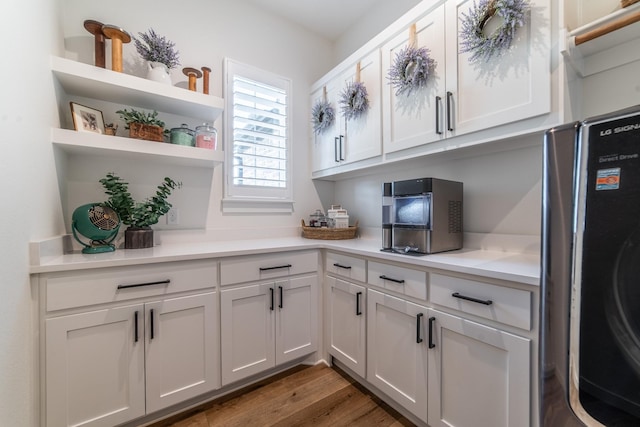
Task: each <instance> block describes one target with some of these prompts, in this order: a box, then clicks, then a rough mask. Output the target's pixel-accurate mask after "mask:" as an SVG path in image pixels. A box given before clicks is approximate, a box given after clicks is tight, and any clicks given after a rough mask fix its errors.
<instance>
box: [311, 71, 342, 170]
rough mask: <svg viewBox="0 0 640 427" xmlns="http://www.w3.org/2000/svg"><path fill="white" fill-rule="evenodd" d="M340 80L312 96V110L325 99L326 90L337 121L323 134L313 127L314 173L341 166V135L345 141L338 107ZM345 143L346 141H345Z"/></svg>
mask: <svg viewBox="0 0 640 427" xmlns="http://www.w3.org/2000/svg"><path fill="white" fill-rule="evenodd" d="M340 89H341V88H340V80H339V79H333V80H330V81H328V82H326V84H325V85H324V86H323V87H320V88H319V89H318V90H317V91H315V92H313V93H312V94H311V108H313V106H315V105H316V103H317V102H318V101H319V100H322V99H323V96H324V95H323V93H324V90H326V92H327V101H328V102H329V103H330V104H331V106H332V107H333V109H334V112H335V121H334V122H333V125H332V126H331V127H329V128H327V129H325V130H324V131H322V132H321V133H319V134H318V133H316V132H315V131H314V130H313V125H311V150H310V152H311V170H312V171H313V172H317V171H321V170H324V169H328V168H332V167H334V166H337V165H339V164H340V161H341V159H340V156H339V155H340V153H339V145H340V135H342V137H343V139H344V134H342V133H341V132H342V131H343V130H342V129H343V121H342V115H341V114H340V108H339V106H338V99H339V95H340ZM343 142H344V141H343Z"/></svg>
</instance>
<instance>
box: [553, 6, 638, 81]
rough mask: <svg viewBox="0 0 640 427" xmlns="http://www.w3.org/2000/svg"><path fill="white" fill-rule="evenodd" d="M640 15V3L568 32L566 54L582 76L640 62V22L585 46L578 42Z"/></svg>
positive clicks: (564, 49) (590, 41)
mask: <svg viewBox="0 0 640 427" xmlns="http://www.w3.org/2000/svg"><path fill="white" fill-rule="evenodd" d="M638 13H640V2H639V3H636V4H633V5H631V6H628V7H626V8H623V9H620V10H618V11H616V12H614V13H611V14H610V15H607V16H604V17H602V18H600V19H598V20H596V21H593V22H591V23H589V24H587V25H583V26H582V27H580V28H576V29H575V30H573V31H571V32H567V33H566V37H565V38H564V42H565V46H563V48H562V53H563V54H564V56H565V57H566V58H567V59H568V60H569V63H570V64H571V65H572V66H573V68H574V69H575V70H576V71H577V72H578V74H579V75H580V76H581V77H587V76H590V75H592V74H596V73H600V72H603V71H606V70H609V69H612V68H615V67H619V66H621V65H624V64H628V63H631V62H634V61H637V60H640V49H639V48H638V45H639V44H640V22H634V23H631V24H629V25H625V26H622V27H621V28H618V29H616V30H615V31H611V32H609V33H606V34H604V35H601V36H598V37H597V38H594V39H592V40H589V41H586V42H584V43H581V44H577V43H576V40H577V39H578V38H579V37H580V36H583V35H585V34H588V33H591V32H597V31H598V30H600V29H602V28H604V27H606V26H609V25H612V24H614V25H615V23H619V22H623V21H625V20H630V19H631V18H633V17H634V16H637V14H638Z"/></svg>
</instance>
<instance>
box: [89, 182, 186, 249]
mask: <svg viewBox="0 0 640 427" xmlns="http://www.w3.org/2000/svg"><path fill="white" fill-rule="evenodd" d="M100 184H102V186H103V187H104V189H105V193H106V194H107V195H108V196H109V199H108V200H107V201H106V202H105V205H107V206H109V207H110V208H112V209H113V210H115V211H116V212H117V213H118V216H120V220H121V221H122V223H123V224H125V225H128V226H129V227H128V228H127V229H126V230H125V232H124V247H125V249H140V248H150V247H152V246H153V229H151V226H152V225H153V224H157V223H158V220H159V219H160V217H161V216H162V215H164V214H166V213H167V212H169V209H171V203H169V202H168V201H167V197H169V195H171V192H172V191H173V190H175V189H176V188H180V187H181V186H182V183H180V182H176V181H174V180H173V179H171V178H168V177H165V178H164V181H163V182H162V184H160V185H158V187H157V188H158V189H157V190H156V194H155V195H154V196H152V197H150V198H148V199H146V200H145V201H144V202H136V201H135V200H133V197H131V193H129V183H128V182H125V181H123V180H122V178H120V177H119V176H117V175H116V174H114V173H108V174H107V175H106V176H105V177H104V178H102V179H101V180H100Z"/></svg>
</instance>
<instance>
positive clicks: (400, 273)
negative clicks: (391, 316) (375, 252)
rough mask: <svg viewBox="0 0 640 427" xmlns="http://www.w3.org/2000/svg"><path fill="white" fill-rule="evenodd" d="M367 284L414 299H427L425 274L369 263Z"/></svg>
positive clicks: (408, 269)
mask: <svg viewBox="0 0 640 427" xmlns="http://www.w3.org/2000/svg"><path fill="white" fill-rule="evenodd" d="M367 272H368V280H367V283H369V284H371V285H375V286H380V287H382V288H385V289H389V290H391V291H394V292H399V293H401V294H403V295H407V296H411V297H414V298H420V299H427V273H426V272H424V271H418V270H413V269H411V268H406V267H398V266H395V265H389V264H382V263H379V262H371V261H369V265H368V268H367Z"/></svg>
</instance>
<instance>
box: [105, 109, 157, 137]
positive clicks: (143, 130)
mask: <svg viewBox="0 0 640 427" xmlns="http://www.w3.org/2000/svg"><path fill="white" fill-rule="evenodd" d="M116 113H117V114H119V115H120V118H121V119H122V120H124V122H125V127H124V128H125V129H129V138H137V139H146V140H149V141H157V142H164V135H165V129H164V126H165V124H164V122H163V121H162V120H160V119H159V118H158V112H157V111H155V110H154V111H153V113H149V112H144V111H138V110H134V109H133V108H132V109H131V111H129V110H127V109H126V108H125V109H124V110H118V111H116Z"/></svg>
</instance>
